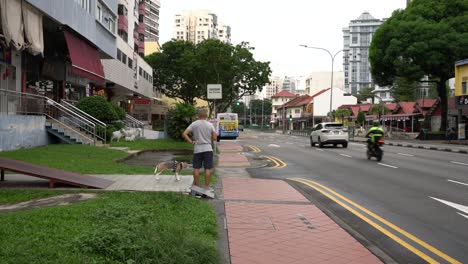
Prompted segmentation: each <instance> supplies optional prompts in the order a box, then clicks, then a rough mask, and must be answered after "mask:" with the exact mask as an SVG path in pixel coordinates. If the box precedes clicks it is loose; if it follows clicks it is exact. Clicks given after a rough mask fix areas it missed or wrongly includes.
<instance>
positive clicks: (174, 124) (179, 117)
mask: <svg viewBox="0 0 468 264" xmlns="http://www.w3.org/2000/svg"><path fill="white" fill-rule="evenodd" d="M196 111H197V109H196V108H195V107H194V106H192V105H190V104H184V103H178V104H177V105H176V107H175V108H174V109H172V110H170V111H169V112H168V113H167V119H168V125H167V134H168V135H169V137H170V138H172V139H174V140H180V141H182V140H184V139H183V137H182V133H183V132H184V130H185V129H186V128H187V127H188V126H189V125H190V123H191V122H192V120H193V119H194V118H195V114H196Z"/></svg>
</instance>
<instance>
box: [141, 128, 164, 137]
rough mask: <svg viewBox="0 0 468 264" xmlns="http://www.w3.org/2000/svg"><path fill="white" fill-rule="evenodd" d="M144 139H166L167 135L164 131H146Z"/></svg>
mask: <svg viewBox="0 0 468 264" xmlns="http://www.w3.org/2000/svg"><path fill="white" fill-rule="evenodd" d="M143 134H144V136H143V137H144V138H146V139H160V138H166V133H164V132H162V131H154V130H150V129H145V131H144V132H143Z"/></svg>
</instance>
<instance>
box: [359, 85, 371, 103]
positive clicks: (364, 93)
mask: <svg viewBox="0 0 468 264" xmlns="http://www.w3.org/2000/svg"><path fill="white" fill-rule="evenodd" d="M372 91H374V89H373V88H372V87H367V88H363V89H361V90H360V91H359V92H358V94H356V95H355V96H356V98H357V99H358V102H365V101H366V100H367V98H371V99H372V103H374V93H373V92H372Z"/></svg>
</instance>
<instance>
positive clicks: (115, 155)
mask: <svg viewBox="0 0 468 264" xmlns="http://www.w3.org/2000/svg"><path fill="white" fill-rule="evenodd" d="M0 156H2V157H8V158H12V159H16V160H22V161H25V162H31V163H34V164H39V165H44V166H47V167H52V168H57V169H61V170H66V171H72V172H78V173H82V174H130V175H131V174H151V173H152V172H153V170H154V168H151V167H146V166H131V165H127V164H125V163H122V162H115V161H116V160H118V159H121V158H124V157H126V156H128V153H125V152H123V151H120V150H112V149H107V148H100V147H94V146H87V145H66V144H60V145H48V146H45V147H38V148H32V149H21V150H15V151H7V152H0Z"/></svg>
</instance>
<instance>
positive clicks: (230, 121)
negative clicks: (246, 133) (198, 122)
mask: <svg viewBox="0 0 468 264" xmlns="http://www.w3.org/2000/svg"><path fill="white" fill-rule="evenodd" d="M216 119H217V123H218V124H217V125H218V141H219V140H220V139H222V138H232V139H236V138H237V137H238V136H239V120H238V118H237V114H236V113H218V115H217V117H216Z"/></svg>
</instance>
